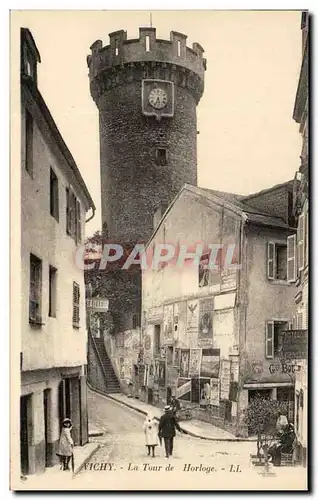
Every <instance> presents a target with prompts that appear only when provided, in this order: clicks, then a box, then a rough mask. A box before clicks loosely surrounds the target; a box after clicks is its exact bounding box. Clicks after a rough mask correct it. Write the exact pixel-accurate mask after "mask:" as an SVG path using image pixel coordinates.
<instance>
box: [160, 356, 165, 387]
mask: <svg viewBox="0 0 318 500" xmlns="http://www.w3.org/2000/svg"><path fill="white" fill-rule="evenodd" d="M165 385H166V363H165V361H159V387H165Z"/></svg>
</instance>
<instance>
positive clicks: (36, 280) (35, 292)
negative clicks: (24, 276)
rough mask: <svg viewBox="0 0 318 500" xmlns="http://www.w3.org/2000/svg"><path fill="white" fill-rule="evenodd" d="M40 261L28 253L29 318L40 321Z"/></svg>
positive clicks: (32, 320)
mask: <svg viewBox="0 0 318 500" xmlns="http://www.w3.org/2000/svg"><path fill="white" fill-rule="evenodd" d="M41 302H42V261H41V260H40V259H38V258H37V257H35V255H32V254H31V255H30V291H29V320H30V321H31V322H41Z"/></svg>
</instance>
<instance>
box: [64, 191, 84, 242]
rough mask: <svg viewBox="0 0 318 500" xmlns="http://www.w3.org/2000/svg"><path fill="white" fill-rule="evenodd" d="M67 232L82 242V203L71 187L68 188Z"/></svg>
mask: <svg viewBox="0 0 318 500" xmlns="http://www.w3.org/2000/svg"><path fill="white" fill-rule="evenodd" d="M66 232H67V234H69V235H70V236H71V237H72V238H74V240H75V241H76V243H81V241H82V224H81V203H80V201H79V200H78V199H77V198H76V196H75V194H74V193H73V191H72V190H71V189H69V188H66Z"/></svg>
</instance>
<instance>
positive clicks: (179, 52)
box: [177, 40, 181, 57]
mask: <svg viewBox="0 0 318 500" xmlns="http://www.w3.org/2000/svg"><path fill="white" fill-rule="evenodd" d="M177 54H178V57H180V55H181V43H180V40H178V41H177Z"/></svg>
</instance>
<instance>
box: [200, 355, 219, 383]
mask: <svg viewBox="0 0 318 500" xmlns="http://www.w3.org/2000/svg"><path fill="white" fill-rule="evenodd" d="M220 352H221V351H220V349H202V359H201V377H209V378H219V371H220Z"/></svg>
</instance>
